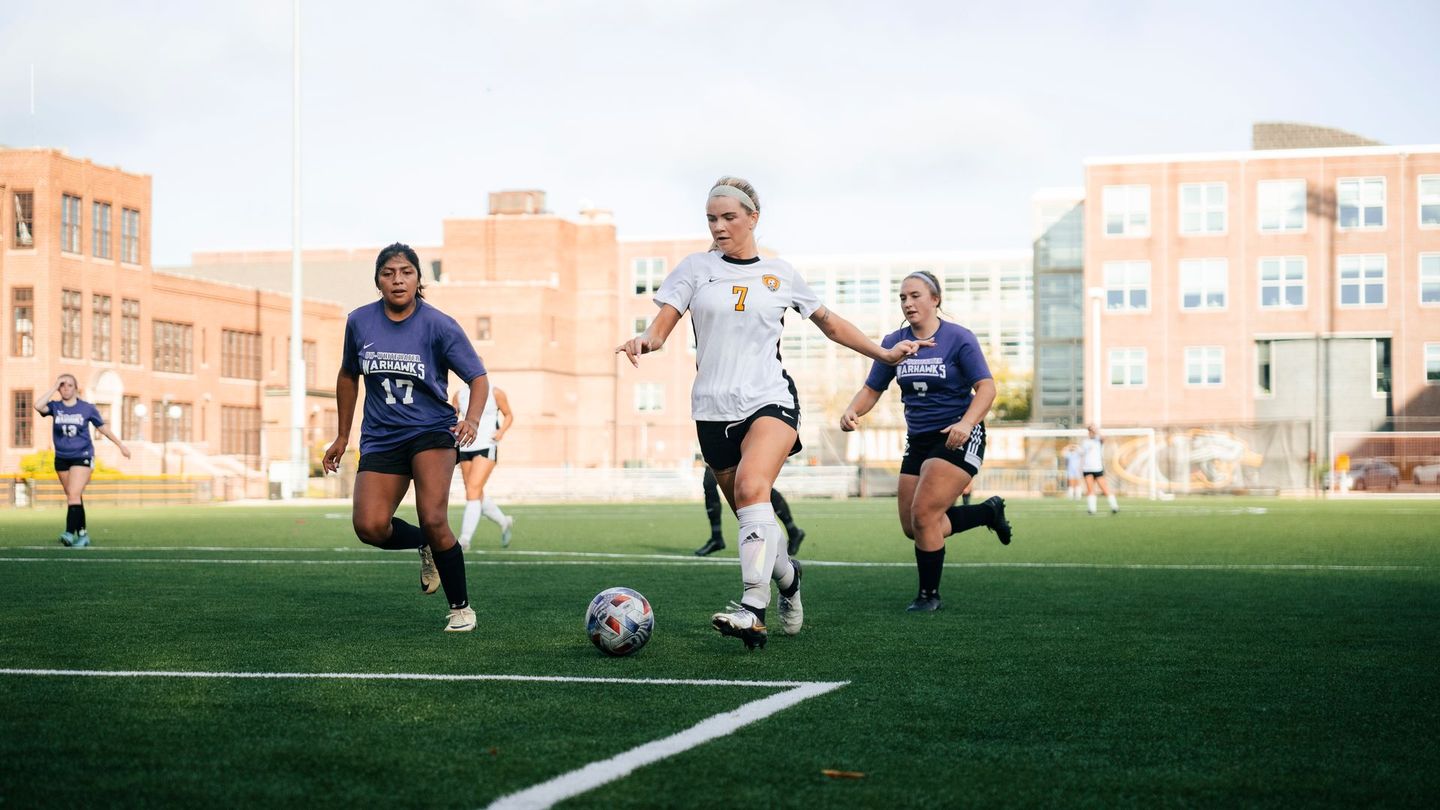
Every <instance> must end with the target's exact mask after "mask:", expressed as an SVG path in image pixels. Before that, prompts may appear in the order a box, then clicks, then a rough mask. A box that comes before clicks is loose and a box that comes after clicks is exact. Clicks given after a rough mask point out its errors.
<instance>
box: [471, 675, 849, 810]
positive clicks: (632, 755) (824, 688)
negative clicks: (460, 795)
mask: <svg viewBox="0 0 1440 810" xmlns="http://www.w3.org/2000/svg"><path fill="white" fill-rule="evenodd" d="M846 683H848V682H846V681H840V682H834V683H810V684H806V685H804V686H798V687H796V688H794V689H791V690H789V691H787V692H781V693H780V694H778V695H771V696H770V697H767V698H762V699H760V700H755V701H751V702H749V703H746V704H743V705H741V706H740V707H739V708H738V709H735V710H734V711H729V712H723V713H721V714H717V715H714V716H712V717H707V718H705V719H704V720H701V721H700V722H699V723H696V724H695V725H693V726H691V727H690V728H687V729H685V730H684V731H681V732H679V733H677V734H672V735H670V736H669V737H664V738H662V739H659V740H655V741H654V742H648V743H645V744H644V745H641V746H638V747H636V748H631V749H630V750H629V751H624V752H621V753H619V754H617V755H615V756H613V757H611V758H609V759H607V760H603V761H601V762H592V763H590V764H589V765H586V766H585V767H583V768H579V769H577V770H573V771H570V772H569V773H565V774H561V775H560V776H557V777H555V778H554V779H551V780H549V781H546V782H541V783H540V784H538V785H535V786H533V787H529V788H526V789H525V790H522V791H519V792H518V793H511V794H510V795H508V796H501V797H500V798H499V799H496V800H495V801H494V802H493V803H491V804H490V806H489V807H490V810H530V808H545V807H551V806H553V805H555V804H556V803H558V802H562V801H565V800H566V799H570V798H574V797H575V796H579V795H580V794H582V793H585V792H587V791H590V790H594V789H595V788H597V787H600V786H601V785H604V784H607V783H610V782H613V781H615V780H616V779H620V778H622V777H625V776H628V775H629V774H630V773H631V772H633V771H634V770H635V769H636V768H641V767H644V766H646V765H649V764H651V763H654V762H659V761H660V760H662V759H665V758H667V757H672V756H674V755H676V754H678V753H681V752H682V751H688V750H690V749H691V748H695V747H696V746H699V745H702V744H704V743H707V742H709V741H710V740H714V739H717V738H719V737H724V736H727V735H730V734H733V733H735V731H736V730H738V729H740V728H743V727H745V726H748V725H750V724H751V723H754V722H757V721H760V720H764V719H765V718H767V717H769V716H771V715H773V714H776V713H777V712H781V711H784V710H785V709H788V708H790V707H791V706H794V705H795V704H797V703H799V702H801V701H803V700H809V699H810V698H813V697H817V696H819V695H823V694H825V693H826V692H831V691H834V690H836V689H839V688H840V687H842V686H845V685H846Z"/></svg>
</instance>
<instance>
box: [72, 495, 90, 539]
mask: <svg viewBox="0 0 1440 810" xmlns="http://www.w3.org/2000/svg"><path fill="white" fill-rule="evenodd" d="M75 508H76V509H79V510H80V531H82V532H87V533H88V532H89V531H90V526H89V524H87V523H86V522H85V502H84V501H81V502H80V505H79V506H77V507H75Z"/></svg>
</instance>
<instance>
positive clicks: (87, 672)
mask: <svg viewBox="0 0 1440 810" xmlns="http://www.w3.org/2000/svg"><path fill="white" fill-rule="evenodd" d="M0 675H36V676H49V675H54V676H62V677H71V676H77V677H88V678H222V679H223V678H234V679H251V680H316V681H525V682H533V683H617V684H635V685H639V686H755V687H761V688H774V689H783V688H787V687H804V686H816V685H821V686H825V685H828V686H830V687H831V688H838V687H840V686H844V685H845V684H846V683H849V681H845V682H841V683H833V684H828V683H826V682H822V681H745V680H724V679H720V678H599V677H587V676H583V675H484V674H458V673H457V674H447V673H434V672H205V671H196V672H192V671H188V670H150V669H128V670H127V669H118V670H112V669H19V668H0ZM826 691H829V690H828V689H827V690H826Z"/></svg>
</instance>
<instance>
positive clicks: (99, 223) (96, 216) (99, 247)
mask: <svg viewBox="0 0 1440 810" xmlns="http://www.w3.org/2000/svg"><path fill="white" fill-rule="evenodd" d="M90 220H91V222H90V248H91V249H90V252H91V253H93V254H94V255H95V258H97V259H108V258H110V203H103V202H92V203H91V204H90Z"/></svg>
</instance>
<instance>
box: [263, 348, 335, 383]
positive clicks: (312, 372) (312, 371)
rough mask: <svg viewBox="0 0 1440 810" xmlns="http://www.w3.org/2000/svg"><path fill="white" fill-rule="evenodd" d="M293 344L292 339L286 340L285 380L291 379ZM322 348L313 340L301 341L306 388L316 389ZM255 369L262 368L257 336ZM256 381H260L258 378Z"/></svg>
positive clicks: (301, 356)
mask: <svg viewBox="0 0 1440 810" xmlns="http://www.w3.org/2000/svg"><path fill="white" fill-rule="evenodd" d="M292 346H293V343H292V342H291V340H290V338H286V339H285V379H287V380H288V379H290V351H291V347H292ZM319 352H320V346H319V344H318V343H316V342H315V341H313V340H302V341H300V359H301V361H303V362H304V363H305V387H307V388H314V387H315V386H316V384H317V381H318V380H319V379H320V377H319V368H318V367H319V365H320V353H319ZM255 368H256V369H257V373H258V369H259V368H260V343H259V339H258V336H257V339H256V343H255ZM255 379H257V380H258V379H260V378H259V377H258V376H257V377H255Z"/></svg>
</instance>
